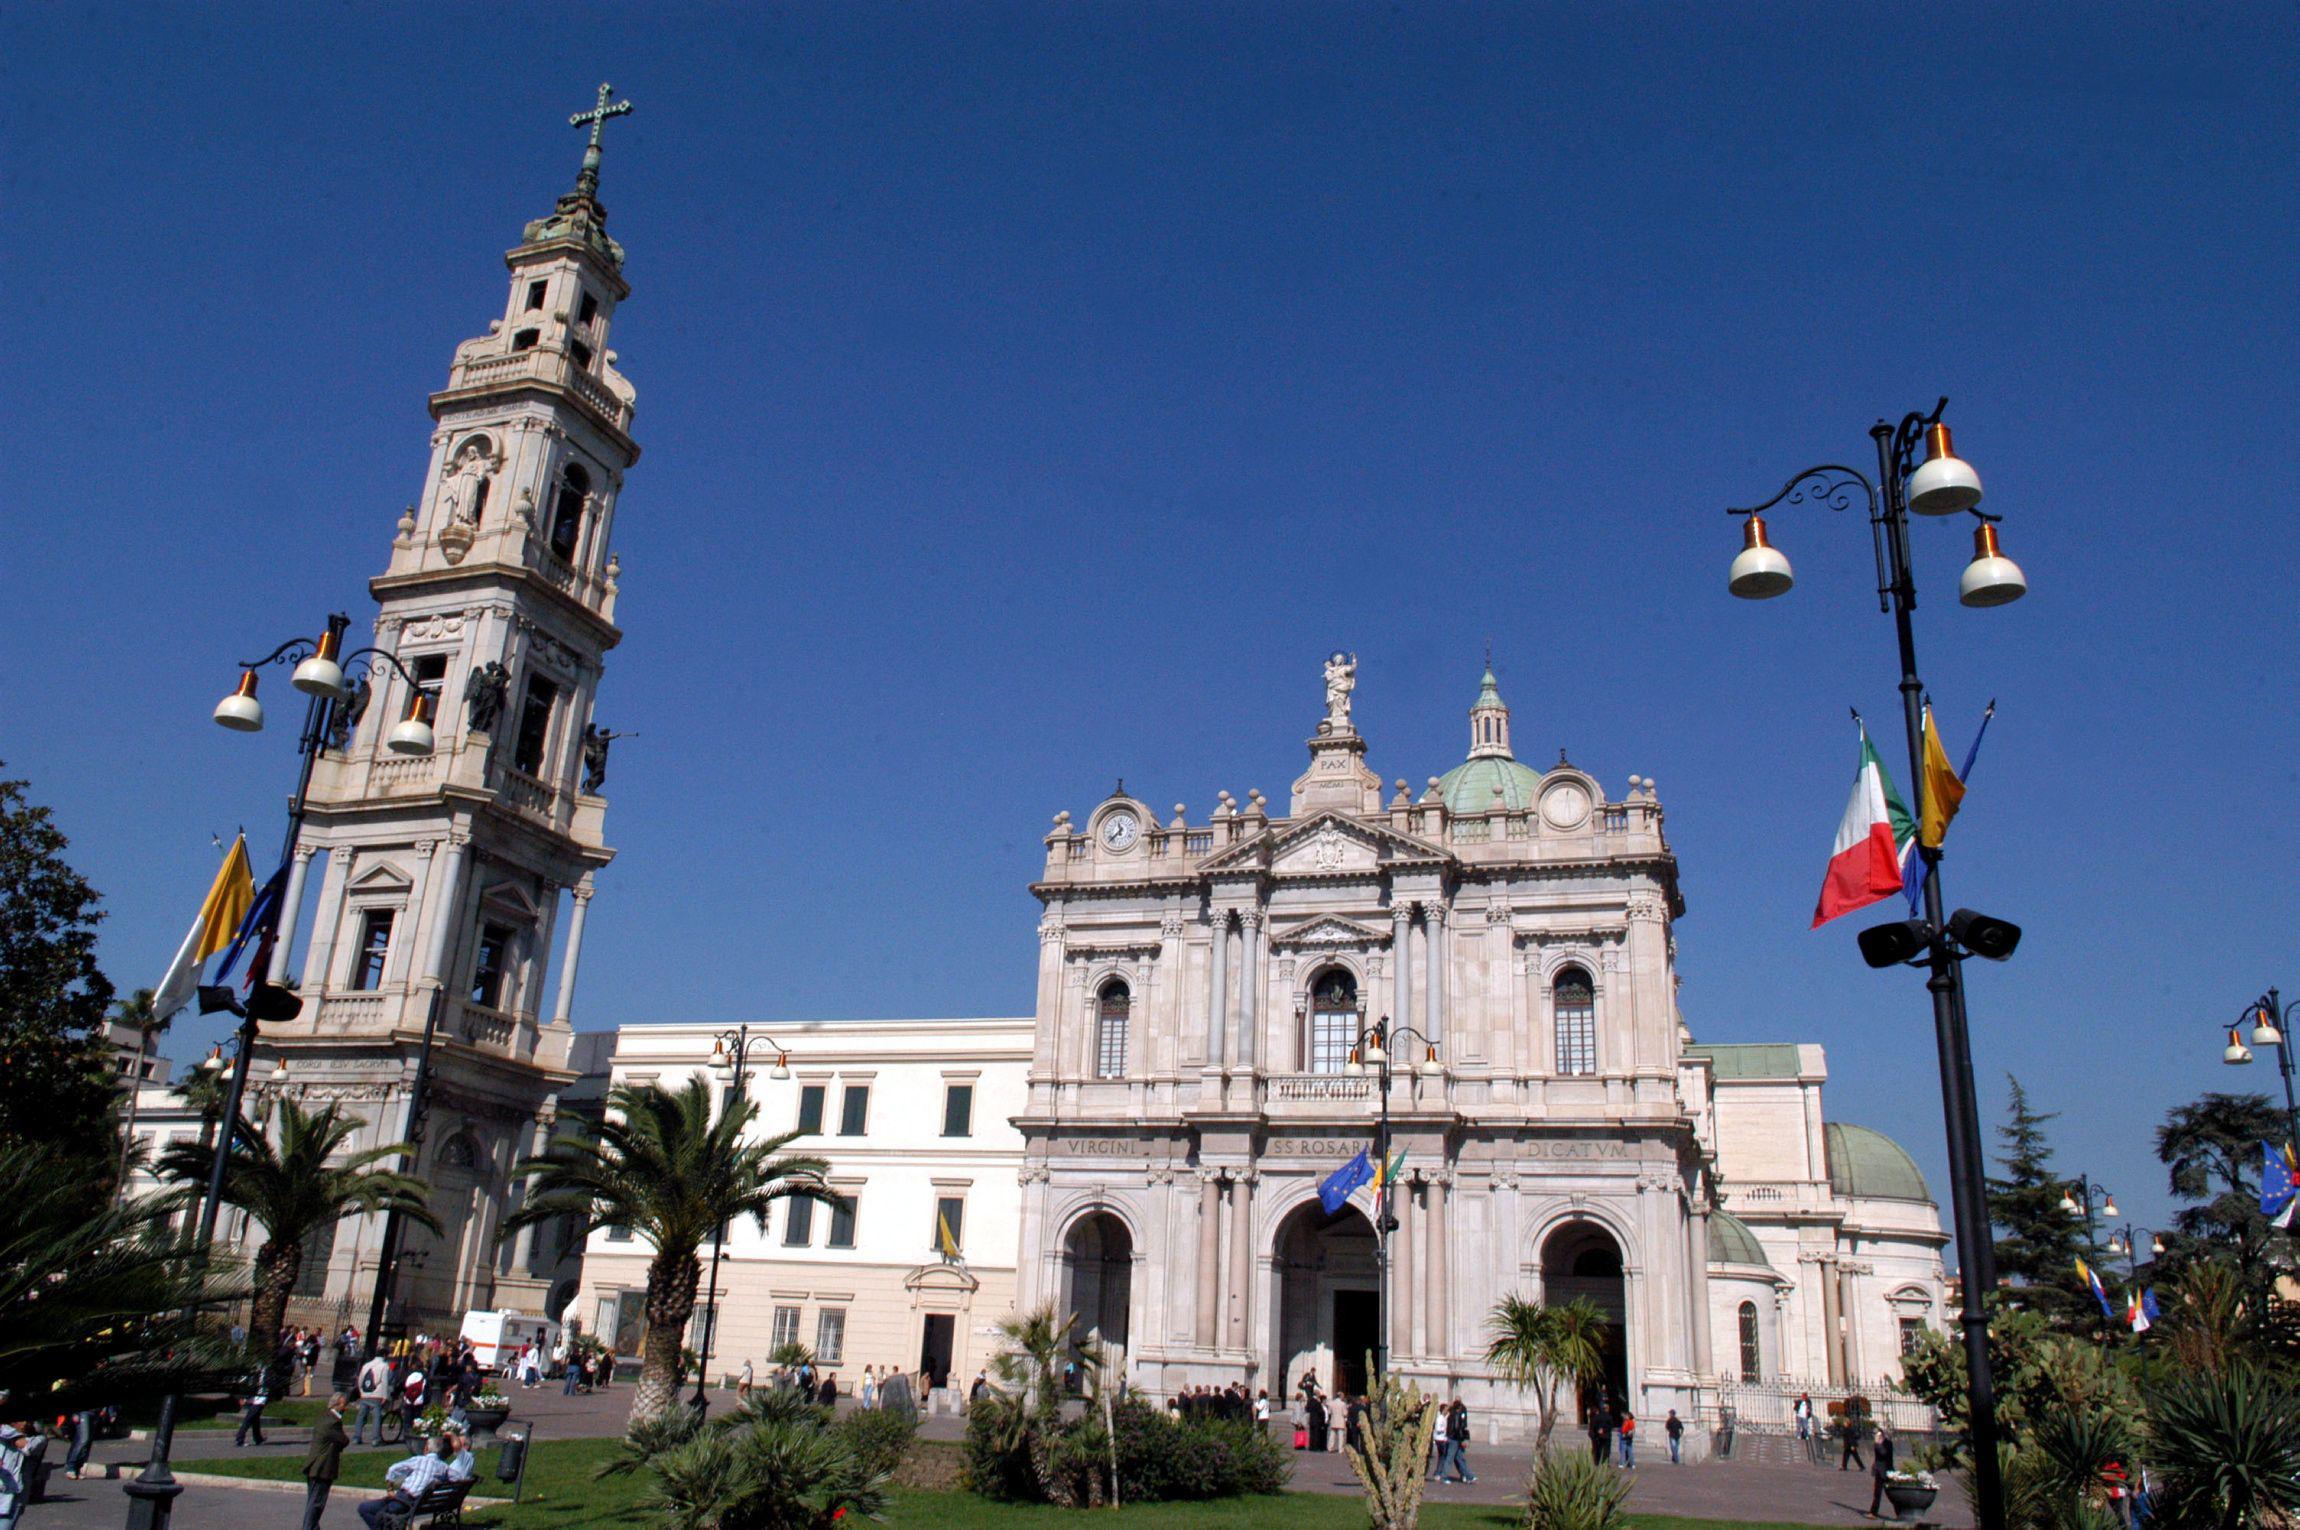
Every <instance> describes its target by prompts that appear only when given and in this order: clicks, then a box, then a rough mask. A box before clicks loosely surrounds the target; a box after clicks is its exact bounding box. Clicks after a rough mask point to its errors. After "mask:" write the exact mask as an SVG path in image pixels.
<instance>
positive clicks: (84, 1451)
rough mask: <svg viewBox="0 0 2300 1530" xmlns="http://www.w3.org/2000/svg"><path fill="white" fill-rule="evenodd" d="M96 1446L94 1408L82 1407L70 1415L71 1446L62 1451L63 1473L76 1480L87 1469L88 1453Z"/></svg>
mask: <svg viewBox="0 0 2300 1530" xmlns="http://www.w3.org/2000/svg"><path fill="white" fill-rule="evenodd" d="M95 1448H96V1410H95V1409H93V1408H82V1409H81V1410H80V1411H79V1412H77V1413H75V1414H73V1415H72V1448H71V1449H70V1450H68V1451H66V1452H65V1453H64V1475H65V1476H67V1477H69V1478H71V1479H72V1480H73V1481H74V1482H78V1481H79V1480H80V1477H81V1475H82V1473H84V1472H86V1471H87V1469H88V1453H89V1452H90V1451H92V1450H94V1449H95Z"/></svg>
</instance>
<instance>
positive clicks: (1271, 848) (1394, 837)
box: [1204, 813, 1452, 876]
mask: <svg viewBox="0 0 2300 1530" xmlns="http://www.w3.org/2000/svg"><path fill="white" fill-rule="evenodd" d="M1451 859H1452V857H1451V856H1450V855H1449V854H1448V853H1447V852H1446V850H1445V849H1444V847H1443V846H1440V845H1434V844H1431V843H1430V842H1429V841H1428V840H1426V839H1422V838H1420V837H1419V836H1417V835H1412V834H1401V833H1399V832H1398V831H1397V830H1395V829H1393V828H1391V827H1389V826H1388V825H1387V824H1377V823H1362V822H1360V821H1359V820H1357V819H1354V818H1350V817H1347V816H1345V815H1343V814H1340V813H1319V814H1316V815H1314V816H1312V817H1309V818H1304V819H1298V820H1296V821H1293V822H1290V823H1284V824H1276V825H1272V826H1271V827H1270V828H1269V829H1266V830H1264V831H1263V832H1262V833H1260V834H1257V835H1255V836H1254V837H1253V838H1252V839H1249V840H1247V841H1245V842H1244V843H1243V844H1237V845H1232V846H1231V847H1230V848H1229V849H1227V850H1225V851H1223V852H1222V853H1221V854H1220V855H1218V856H1215V857H1214V858H1213V859H1212V860H1209V861H1207V862H1206V864H1205V867H1204V869H1205V870H1206V871H1209V872H1223V871H1247V870H1253V869H1256V868H1260V867H1267V868H1269V869H1270V870H1271V871H1272V872H1274V873H1276V874H1278V875H1281V876H1350V875H1353V874H1357V875H1362V874H1364V873H1366V872H1370V871H1376V870H1379V869H1380V868H1381V867H1383V866H1385V865H1389V864H1392V863H1395V862H1400V861H1406V862H1414V861H1421V862H1428V861H1449V860H1451Z"/></svg>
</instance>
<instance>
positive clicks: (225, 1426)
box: [127, 1394, 327, 1433]
mask: <svg viewBox="0 0 2300 1530" xmlns="http://www.w3.org/2000/svg"><path fill="white" fill-rule="evenodd" d="M326 1406H327V1399H326V1398H324V1397H275V1398H273V1399H272V1400H271V1401H270V1402H268V1403H266V1404H265V1405H264V1421H265V1423H266V1424H267V1425H268V1424H270V1423H272V1422H274V1421H277V1422H279V1423H281V1424H289V1425H293V1426H295V1427H296V1428H298V1429H305V1428H309V1427H310V1426H311V1424H312V1422H313V1421H314V1420H316V1419H317V1418H318V1417H319V1415H320V1410H321V1409H322V1408H325V1407H326ZM159 1418H160V1406H159V1404H158V1403H153V1404H151V1405H150V1406H148V1407H142V1408H130V1409H129V1410H128V1413H127V1421H128V1425H129V1427H130V1428H134V1429H149V1428H151V1427H152V1426H153V1425H154V1424H156V1423H158V1422H159ZM239 1423H240V1408H239V1401H238V1399H236V1398H231V1397H225V1396H222V1395H220V1394H219V1395H211V1396H198V1397H184V1398H179V1399H177V1401H176V1428H177V1430H178V1431H179V1432H183V1433H199V1432H201V1431H203V1430H217V1429H222V1430H231V1429H237V1428H238V1427H239Z"/></svg>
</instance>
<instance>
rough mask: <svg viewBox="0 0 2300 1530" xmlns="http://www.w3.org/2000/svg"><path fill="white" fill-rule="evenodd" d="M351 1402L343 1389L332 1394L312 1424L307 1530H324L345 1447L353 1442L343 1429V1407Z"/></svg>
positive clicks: (305, 1468) (306, 1471)
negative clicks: (317, 1418) (323, 1522)
mask: <svg viewBox="0 0 2300 1530" xmlns="http://www.w3.org/2000/svg"><path fill="white" fill-rule="evenodd" d="M350 1406H351V1399H350V1398H348V1397H346V1396H344V1395H343V1394H342V1393H341V1392H335V1393H331V1394H329V1396H328V1400H327V1411H326V1412H324V1413H322V1414H321V1415H320V1416H319V1422H318V1423H316V1424H314V1425H312V1426H311V1449H309V1450H307V1451H305V1452H304V1458H303V1484H304V1486H303V1530H320V1518H321V1516H322V1515H324V1514H326V1513H327V1495H328V1494H329V1493H330V1492H331V1491H333V1490H334V1488H335V1479H336V1478H338V1477H340V1476H342V1475H343V1448H344V1446H346V1445H348V1444H350V1443H351V1437H350V1436H349V1435H347V1434H345V1433H344V1432H343V1410H344V1409H346V1408H348V1407H350Z"/></svg>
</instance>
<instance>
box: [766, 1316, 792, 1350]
mask: <svg viewBox="0 0 2300 1530" xmlns="http://www.w3.org/2000/svg"><path fill="white" fill-rule="evenodd" d="M774 1335H775V1337H774V1342H773V1344H772V1346H771V1347H770V1348H769V1349H768V1353H769V1354H772V1353H774V1351H775V1350H778V1349H781V1348H782V1347H783V1346H784V1345H786V1344H796V1343H798V1342H799V1309H798V1308H796V1307H777V1308H776V1309H775V1327H774Z"/></svg>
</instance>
